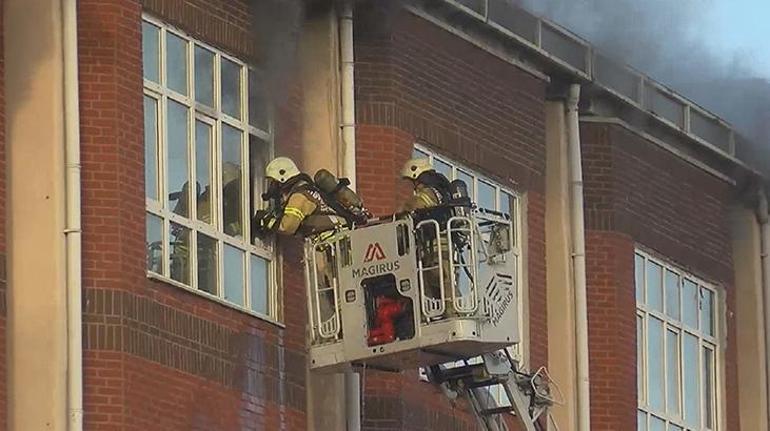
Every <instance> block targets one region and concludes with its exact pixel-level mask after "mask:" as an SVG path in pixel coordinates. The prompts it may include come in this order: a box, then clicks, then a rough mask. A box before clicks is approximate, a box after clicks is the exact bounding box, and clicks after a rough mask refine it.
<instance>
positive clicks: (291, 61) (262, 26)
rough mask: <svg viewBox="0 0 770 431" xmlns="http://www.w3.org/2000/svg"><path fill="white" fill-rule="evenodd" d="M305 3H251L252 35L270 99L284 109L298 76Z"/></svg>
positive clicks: (300, 0) (286, 0)
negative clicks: (298, 53)
mask: <svg viewBox="0 0 770 431" xmlns="http://www.w3.org/2000/svg"><path fill="white" fill-rule="evenodd" d="M305 3H306V2H305V1H303V0H251V12H252V17H253V19H252V32H253V36H254V38H255V41H256V48H257V53H258V56H259V60H260V64H261V66H262V68H261V70H262V82H263V83H264V84H263V85H264V89H265V90H264V91H265V93H266V94H265V95H266V96H267V98H268V100H270V101H271V104H272V105H274V106H282V105H283V104H284V102H286V99H287V98H288V96H289V89H290V86H291V82H292V79H294V78H295V77H296V73H295V72H296V66H297V49H298V44H299V38H300V35H301V33H302V25H303V21H304V19H305V9H306V4H305Z"/></svg>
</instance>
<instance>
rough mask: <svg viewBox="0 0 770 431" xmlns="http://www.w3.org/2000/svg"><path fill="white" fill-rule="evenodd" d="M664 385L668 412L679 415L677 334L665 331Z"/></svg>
mask: <svg viewBox="0 0 770 431" xmlns="http://www.w3.org/2000/svg"><path fill="white" fill-rule="evenodd" d="M666 385H667V388H668V389H667V392H666V394H667V395H668V397H667V398H666V404H668V410H667V412H668V414H669V415H674V416H679V334H678V333H677V332H674V331H670V330H669V331H666Z"/></svg>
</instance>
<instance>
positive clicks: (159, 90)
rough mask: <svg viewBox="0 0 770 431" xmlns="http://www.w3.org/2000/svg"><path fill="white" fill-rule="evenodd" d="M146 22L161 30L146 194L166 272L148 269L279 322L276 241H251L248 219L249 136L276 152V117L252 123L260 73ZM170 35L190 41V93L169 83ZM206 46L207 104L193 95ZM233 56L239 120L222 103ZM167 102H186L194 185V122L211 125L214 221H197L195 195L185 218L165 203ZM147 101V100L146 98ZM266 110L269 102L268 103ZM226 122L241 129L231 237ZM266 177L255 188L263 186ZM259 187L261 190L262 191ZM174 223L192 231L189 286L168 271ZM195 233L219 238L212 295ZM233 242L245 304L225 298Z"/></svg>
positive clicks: (151, 89)
mask: <svg viewBox="0 0 770 431" xmlns="http://www.w3.org/2000/svg"><path fill="white" fill-rule="evenodd" d="M142 20H143V24H144V23H145V22H146V23H148V24H151V25H153V26H155V27H157V28H158V29H159V36H158V37H159V39H158V40H159V46H158V62H159V63H158V73H159V80H160V83H156V82H154V81H152V80H149V79H146V78H143V82H144V86H143V97H151V98H153V99H155V100H156V101H157V117H156V120H157V129H158V133H157V136H156V139H157V155H156V157H157V167H156V169H157V178H156V180H157V187H158V198H159V200H154V199H151V198H149V197H146V211H147V216H150V215H152V216H156V217H159V218H160V219H161V220H162V234H161V238H162V244H163V246H162V247H163V248H162V273H157V272H154V271H151V270H149V268H148V270H147V275H148V277H150V278H155V279H159V280H162V281H164V282H166V283H170V284H172V285H175V286H178V287H181V288H184V289H186V290H189V291H192V292H194V293H196V294H199V295H202V296H204V297H206V298H209V299H212V300H215V301H217V302H220V303H223V304H225V305H227V306H230V307H233V308H236V309H238V310H240V311H243V312H246V313H249V314H252V315H254V316H257V317H260V318H262V319H265V320H268V321H271V322H273V323H278V324H280V318H281V312H282V310H281V309H280V305H281V301H280V289H279V274H278V273H277V272H278V267H279V262H278V260H279V259H277V256H276V253H275V248H274V244H273V243H272V242H263V241H257V243H256V244H252V243H251V241H250V238H251V231H250V228H251V226H250V220H251V214H250V209H251V206H250V205H251V203H250V200H249V199H250V198H251V197H252V196H250V195H251V193H250V192H251V185H250V184H249V177H250V172H251V166H249V163H250V160H249V141H250V136H251V135H253V136H255V137H256V138H258V139H260V140H262V141H263V142H265V143H266V144H267V149H266V154H265V155H264V156H265V157H266V158H268V159H270V158H272V157H273V156H274V143H273V130H272V122H271V121H268V127H267V130H261V129H259V128H256V127H254V126H252V125H251V124H249V74H250V73H257V74H259V72H258V71H257V70H255V69H254V68H251V67H250V66H249V65H248V64H246V63H245V62H243V61H241V60H239V59H238V58H236V57H233V56H231V55H228V54H227V53H225V52H223V51H222V50H221V49H218V48H215V47H213V46H211V45H208V44H206V43H204V42H202V41H200V40H197V39H194V38H192V37H190V36H189V35H187V34H186V33H185V32H184V31H181V30H179V29H177V28H175V27H173V26H171V25H169V24H167V23H166V22H164V21H161V20H159V19H157V18H154V17H152V16H150V15H147V14H143V15H142ZM168 34H173V35H174V36H177V37H179V38H181V39H183V40H184V41H186V42H187V65H186V66H187V67H186V69H187V93H188V94H187V95H183V94H179V93H177V92H176V91H174V90H172V89H170V88H168V87H167V86H166V82H165V81H166V79H167V78H166V68H167V65H166V38H167V35H168ZM196 46H198V47H200V48H204V49H206V50H208V51H209V52H211V53H212V54H213V55H214V62H213V65H212V79H213V81H214V85H213V99H214V105H215V106H213V107H209V106H206V105H203V104H202V103H199V102H197V101H196V100H195V47H196ZM225 59H226V60H229V61H231V62H233V63H235V64H236V65H238V66H240V68H241V69H240V70H241V72H240V88H241V94H240V99H241V100H240V112H241V115H240V116H241V119H237V118H233V117H231V116H229V115H227V114H225V113H224V112H223V111H222V108H221V98H220V95H221V79H220V70H221V64H222V60H225ZM169 101H174V102H177V103H180V104H182V105H184V106H185V107H186V108H187V109H188V111H187V112H188V125H187V130H188V141H187V143H188V151H187V156H188V160H187V163H188V181H189V184H195V182H194V181H193V179H194V177H195V175H196V155H195V133H196V131H195V126H196V121H201V122H203V123H207V124H208V125H210V126H211V127H212V129H211V130H212V131H211V133H212V136H211V139H212V147H211V148H210V150H211V154H210V163H211V164H212V170H211V172H210V173H211V178H210V182H211V187H210V189H211V203H210V204H211V205H212V214H211V219H212V221H211V224H209V223H206V222H203V221H200V220H198V218H197V205H196V204H195V197H194V194H191V196H189V197H188V199H189V205H188V207H189V212H188V217H183V216H180V215H178V214H175V213H173V211H172V208H167V207H166V199H165V197H166V196H167V194H168V193H169V191H168V190H166V182H167V181H166V172H165V169H166V162H167V160H166V153H167V151H166V145H167V142H166V137H167V133H166V132H167V127H166V126H167V124H166V123H167V119H166V112H167V110H166V107H167V104H168V102H169ZM143 103H144V102H143ZM266 109H267V107H266ZM224 125H227V126H231V127H233V128H235V129H236V130H238V131H239V132H241V191H242V193H241V199H242V200H241V208H240V209H241V220H242V226H241V237H240V238H237V237H232V236H230V235H227V234H225V233H224V230H223V229H224V228H223V226H222V223H221V221H222V220H223V206H222V201H221V192H222V170H221V157H222V140H221V133H222V127H223V126H224ZM262 183H263V182H262V181H259V184H257V185H256V187H259V188H261V187H262ZM260 192H261V190H260ZM255 204H256V205H258V206H261V205H263V203H261V202H256V203H255ZM171 223H175V224H178V225H181V226H184V227H185V228H187V229H189V230H190V232H191V235H190V239H189V251H188V255H189V256H188V259H189V267H190V269H189V270H190V275H189V276H190V285H186V284H184V283H181V282H179V281H176V280H173V279H172V278H171V275H170V274H171V273H170V265H171V262H170V260H171V259H170V248H171V247H170V246H169V243H170V225H171ZM197 233H201V234H205V235H206V236H208V237H209V238H212V239H214V240H215V241H216V244H217V245H216V253H217V259H216V260H217V283H216V294H210V293H208V292H205V291H202V290H199V289H198V247H197ZM225 245H229V246H232V247H234V248H236V249H238V250H239V251H241V252H243V254H244V258H243V259H244V260H243V262H242V267H243V274H242V278H243V291H242V293H243V304H237V303H234V302H230V301H227V300H226V299H224V246H225ZM252 255H254V256H257V257H259V258H261V259H264V260H266V261H267V279H268V280H267V284H268V285H267V286H266V294H267V304H266V305H267V313H266V314H265V313H261V312H258V311H255V310H253V309H252V308H251V307H252V304H251V294H250V289H251V280H250V276H251V270H250V264H251V258H250V256H252Z"/></svg>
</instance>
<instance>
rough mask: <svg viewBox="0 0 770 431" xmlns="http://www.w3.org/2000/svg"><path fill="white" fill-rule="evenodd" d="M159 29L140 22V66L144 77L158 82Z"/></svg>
mask: <svg viewBox="0 0 770 431" xmlns="http://www.w3.org/2000/svg"><path fill="white" fill-rule="evenodd" d="M159 45H160V29H159V28H158V27H156V26H154V25H152V24H150V23H148V22H142V66H143V69H144V77H145V79H149V80H150V81H154V82H160V67H159V64H160V61H159V58H160V47H159Z"/></svg>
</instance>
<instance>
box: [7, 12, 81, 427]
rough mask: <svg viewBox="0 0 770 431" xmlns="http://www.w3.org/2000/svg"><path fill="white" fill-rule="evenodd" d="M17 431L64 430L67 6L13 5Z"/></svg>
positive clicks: (13, 406) (12, 379)
mask: <svg viewBox="0 0 770 431" xmlns="http://www.w3.org/2000/svg"><path fill="white" fill-rule="evenodd" d="M4 7H5V10H4V22H3V31H4V37H5V67H6V69H5V70H6V72H5V92H6V93H5V94H6V97H5V101H6V108H5V109H6V112H5V113H6V136H7V139H6V145H7V163H6V166H7V185H8V190H7V193H8V194H7V199H8V209H7V211H8V212H7V224H6V229H7V238H8V254H7V267H8V337H7V338H8V424H9V430H62V431H64V430H65V429H66V427H67V422H66V407H67V406H66V380H67V379H66V377H67V375H66V364H67V354H66V353H67V351H66V347H67V344H66V342H67V320H66V297H65V293H66V291H65V275H66V274H65V254H64V246H65V243H64V202H65V200H64V111H63V107H64V105H63V65H62V28H61V7H60V1H59V0H5V2H4Z"/></svg>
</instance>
